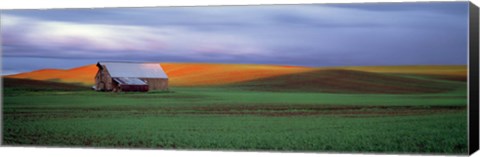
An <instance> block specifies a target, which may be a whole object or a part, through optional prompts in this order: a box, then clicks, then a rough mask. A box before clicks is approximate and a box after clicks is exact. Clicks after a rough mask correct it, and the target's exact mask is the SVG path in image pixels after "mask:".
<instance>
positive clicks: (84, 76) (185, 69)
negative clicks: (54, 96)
mask: <svg viewBox="0 0 480 157" xmlns="http://www.w3.org/2000/svg"><path fill="white" fill-rule="evenodd" d="M161 65H162V67H163V69H164V71H165V72H166V73H167V75H168V76H169V85H170V86H172V87H176V86H221V85H228V86H236V87H241V88H247V89H249V90H261V91H311V92H337V93H435V92H443V91H448V90H452V89H454V88H455V87H456V86H458V84H456V83H452V82H451V81H439V80H456V81H461V82H464V81H465V80H466V76H467V75H466V73H467V71H466V67H465V66H365V67H323V68H311V67H301V66H281V65H258V64H210V63H161ZM96 71H97V67H96V66H95V65H94V64H92V65H86V66H82V67H78V68H73V69H65V70H63V69H43V70H37V71H32V72H27V73H21V74H15V75H9V76H6V78H19V79H32V80H43V81H54V82H63V83H80V84H83V85H89V86H90V85H93V84H94V76H95V73H96Z"/></svg>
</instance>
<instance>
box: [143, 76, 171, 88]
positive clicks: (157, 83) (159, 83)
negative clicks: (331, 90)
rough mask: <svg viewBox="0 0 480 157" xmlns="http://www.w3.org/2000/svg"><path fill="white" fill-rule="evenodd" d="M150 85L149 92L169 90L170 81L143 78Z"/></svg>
mask: <svg viewBox="0 0 480 157" xmlns="http://www.w3.org/2000/svg"><path fill="white" fill-rule="evenodd" d="M141 79H142V80H143V81H146V82H147V84H148V88H149V90H167V89H168V79H165V78H141Z"/></svg>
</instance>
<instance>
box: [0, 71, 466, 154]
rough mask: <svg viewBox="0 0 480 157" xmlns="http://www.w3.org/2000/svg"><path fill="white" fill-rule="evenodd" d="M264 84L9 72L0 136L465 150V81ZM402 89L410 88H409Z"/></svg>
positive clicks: (244, 146)
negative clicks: (176, 83)
mask: <svg viewBox="0 0 480 157" xmlns="http://www.w3.org/2000/svg"><path fill="white" fill-rule="evenodd" d="M402 77H404V78H416V77H417V76H402ZM419 79H420V80H421V79H423V80H425V79H427V78H419ZM295 80H297V79H295ZM390 80H392V79H390ZM393 80H395V81H400V82H401V81H403V80H397V79H393ZM17 81H18V80H17ZM367 81H368V80H367ZM385 81H386V82H391V81H388V80H385ZM261 82H262V80H260V81H257V82H250V83H248V84H245V85H244V86H240V85H233V86H219V87H172V88H171V89H170V90H169V91H152V92H148V93H109V92H95V91H90V90H88V89H85V88H84V87H81V86H76V85H66V84H64V85H63V86H62V84H49V85H47V86H41V85H43V83H42V82H34V83H29V82H28V81H27V82H26V83H25V82H22V81H20V82H15V80H14V79H10V80H6V82H4V84H5V87H4V89H3V142H4V144H6V145H41V146H78V147H85V146H87V147H115V148H132V147H134V148H155V149H157V148H159V149H208V150H262V151H263V150H265V151H271V150H278V151H301V152H384V153H441V154H466V153H467V149H468V147H467V111H466V104H467V93H466V83H465V82H462V81H452V80H435V81H433V83H432V82H431V86H432V89H433V86H435V87H437V86H442V87H438V88H435V90H430V91H432V92H430V91H427V92H424V93H410V94H408V93H402V94H392V93H374V92H375V91H378V90H377V89H376V88H379V87H378V86H376V87H375V90H370V91H372V92H371V93H368V92H367V93H358V92H354V91H353V90H352V92H350V93H348V92H342V91H344V90H345V89H347V88H338V89H340V90H338V91H339V92H335V91H333V90H332V89H333V88H328V89H327V88H325V89H327V90H329V91H330V92H328V93H326V92H321V91H320V92H319V91H308V90H304V91H298V90H289V91H278V90H277V89H280V88H279V87H280V86H276V85H272V87H274V88H272V89H275V90H265V88H264V87H265V86H262V84H261ZM268 82H269V83H275V81H271V80H269V81H268ZM277 82H278V81H277ZM420 83H421V84H423V86H429V84H425V83H424V82H420ZM15 84H22V85H23V86H22V85H15ZM29 84H32V85H34V86H35V87H38V88H33V87H32V86H29ZM404 86H409V84H405V85H404ZM47 87H53V88H47ZM252 87H262V88H261V89H255V88H252ZM322 87H327V85H324V86H322ZM389 88H390V87H389ZM392 88H393V87H392ZM425 88H426V87H425ZM429 88H430V87H429ZM291 89H294V88H291ZM364 89H367V88H364ZM395 89H398V88H395ZM437 89H438V90H437ZM440 89H441V90H440ZM444 89H445V90H444ZM408 90H415V89H414V88H413V86H412V88H408ZM398 91H405V90H404V89H401V90H398ZM417 91H418V90H417ZM360 92H361V91H360Z"/></svg>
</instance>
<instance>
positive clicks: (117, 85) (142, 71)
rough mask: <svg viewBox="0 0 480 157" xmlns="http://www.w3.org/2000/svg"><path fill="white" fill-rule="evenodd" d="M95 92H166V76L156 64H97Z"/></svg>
mask: <svg viewBox="0 0 480 157" xmlns="http://www.w3.org/2000/svg"><path fill="white" fill-rule="evenodd" d="M97 67H98V71H97V74H96V75H95V90H97V91H114V92H119V91H125V92H129V91H139V92H147V91H149V90H167V89H168V76H167V75H166V74H165V72H164V71H163V69H162V67H161V66H160V64H158V63H134V62H98V63H97Z"/></svg>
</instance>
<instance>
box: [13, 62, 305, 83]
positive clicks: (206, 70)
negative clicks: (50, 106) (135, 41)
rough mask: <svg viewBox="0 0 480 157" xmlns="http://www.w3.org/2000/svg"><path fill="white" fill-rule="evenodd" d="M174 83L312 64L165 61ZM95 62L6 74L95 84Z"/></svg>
mask: <svg viewBox="0 0 480 157" xmlns="http://www.w3.org/2000/svg"><path fill="white" fill-rule="evenodd" d="M161 65H162V68H163V69H164V71H165V72H166V73H167V75H168V76H169V84H170V85H171V86H199V85H222V84H228V83H235V82H242V81H249V80H254V79H259V78H265V77H273V76H279V75H286V74H293V73H301V72H307V71H309V70H313V68H307V67H297V66H276V65H253V64H252V65H247V64H205V63H162V64H161ZM96 72H97V67H96V66H95V64H92V65H87V66H82V67H78V68H73V69H67V70H61V69H45V70H37V71H32V72H27V73H21V74H15V75H9V76H7V78H24V79H33V80H52V81H61V82H68V83H82V84H85V85H93V84H94V77H95V74H96Z"/></svg>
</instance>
